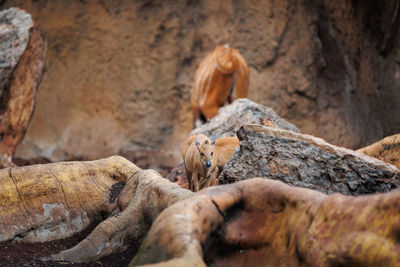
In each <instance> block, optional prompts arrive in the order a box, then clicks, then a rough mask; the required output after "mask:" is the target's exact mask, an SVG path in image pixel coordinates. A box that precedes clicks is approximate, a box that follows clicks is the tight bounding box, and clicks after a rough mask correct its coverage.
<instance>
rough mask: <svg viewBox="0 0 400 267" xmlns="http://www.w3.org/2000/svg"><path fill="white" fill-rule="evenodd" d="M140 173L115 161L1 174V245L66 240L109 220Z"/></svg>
mask: <svg viewBox="0 0 400 267" xmlns="http://www.w3.org/2000/svg"><path fill="white" fill-rule="evenodd" d="M139 170H140V169H139V168H138V167H136V166H135V165H134V164H133V163H131V162H130V161H128V160H126V159H124V158H122V157H119V156H114V157H110V158H107V159H101V160H96V161H86V162H60V163H51V164H40V165H32V166H26V167H21V168H7V169H2V170H0V185H1V190H0V218H1V220H0V241H7V240H13V239H16V240H21V239H22V241H26V242H44V241H49V240H54V239H61V238H65V237H68V236H71V235H73V234H75V233H77V232H79V231H82V230H83V229H85V228H86V227H87V226H88V225H90V224H91V223H92V222H94V221H99V220H101V219H102V218H103V216H105V215H108V214H111V212H113V211H114V210H115V209H116V208H117V204H118V201H117V200H118V199H117V196H118V194H119V192H120V191H121V189H122V187H123V186H124V184H125V183H126V182H127V181H128V179H129V177H130V176H131V175H133V174H134V173H136V172H138V171H139Z"/></svg>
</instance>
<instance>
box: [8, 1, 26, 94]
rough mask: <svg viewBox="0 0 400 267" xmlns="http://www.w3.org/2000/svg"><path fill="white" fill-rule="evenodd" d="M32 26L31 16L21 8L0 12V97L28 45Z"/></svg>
mask: <svg viewBox="0 0 400 267" xmlns="http://www.w3.org/2000/svg"><path fill="white" fill-rule="evenodd" d="M32 27H33V21H32V18H31V16H30V15H29V14H28V13H26V12H24V11H23V10H20V9H18V8H10V9H7V10H3V11H1V12H0V32H1V34H0V97H2V96H3V94H4V90H5V89H6V87H7V86H8V85H9V83H10V82H9V80H10V79H11V73H12V72H13V71H14V68H15V66H16V65H17V63H18V61H19V59H20V57H21V55H22V53H24V51H25V48H26V46H27V45H28V42H29V37H30V34H29V30H30V29H31V28H32Z"/></svg>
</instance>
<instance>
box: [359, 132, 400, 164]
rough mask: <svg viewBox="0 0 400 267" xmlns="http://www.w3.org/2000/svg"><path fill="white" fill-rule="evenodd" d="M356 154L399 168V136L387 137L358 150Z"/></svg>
mask: <svg viewBox="0 0 400 267" xmlns="http://www.w3.org/2000/svg"><path fill="white" fill-rule="evenodd" d="M357 152H360V153H364V154H365V155H368V156H371V157H375V158H377V159H380V160H382V161H384V162H386V163H390V164H392V165H394V166H396V167H397V168H400V134H396V135H392V136H388V137H386V138H384V139H382V140H380V141H378V142H376V143H374V144H372V145H369V146H366V147H363V148H360V149H359V150H357Z"/></svg>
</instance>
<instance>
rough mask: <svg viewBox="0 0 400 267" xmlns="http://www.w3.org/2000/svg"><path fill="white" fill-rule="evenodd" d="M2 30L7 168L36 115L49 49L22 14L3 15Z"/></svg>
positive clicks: (1, 119)
mask: <svg viewBox="0 0 400 267" xmlns="http://www.w3.org/2000/svg"><path fill="white" fill-rule="evenodd" d="M0 27H1V37H0V61H1V64H0V104H1V106H0V165H2V166H3V167H4V166H6V167H7V166H11V165H12V156H13V155H14V152H15V150H16V148H17V145H19V143H20V142H21V141H22V139H23V137H24V136H25V133H26V131H27V128H28V125H29V122H30V120H31V117H32V115H33V110H34V108H35V102H36V101H35V95H36V90H37V88H38V86H39V84H40V82H41V79H42V74H43V68H44V63H45V56H46V50H47V49H46V48H47V47H46V41H45V40H44V37H43V35H42V33H41V31H40V29H39V28H38V27H37V25H36V24H35V23H34V22H33V20H32V18H31V16H30V15H29V14H28V13H26V12H25V11H23V10H20V9H17V8H11V9H7V10H3V11H2V12H0Z"/></svg>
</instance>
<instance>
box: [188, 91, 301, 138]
mask: <svg viewBox="0 0 400 267" xmlns="http://www.w3.org/2000/svg"><path fill="white" fill-rule="evenodd" d="M266 118H270V119H271V121H273V122H274V123H275V124H276V125H277V126H278V127H280V128H282V129H286V130H290V131H294V132H299V129H297V127H296V126H294V125H293V124H291V123H288V122H287V121H285V120H284V119H282V118H281V117H279V116H278V114H276V112H275V111H274V110H272V109H271V108H269V107H265V106H263V105H259V104H256V103H254V102H252V101H251V100H248V99H246V98H243V99H238V100H235V101H234V102H233V103H232V104H231V105H228V106H225V107H223V108H221V109H220V110H219V112H218V114H217V116H215V117H214V118H213V119H211V120H210V121H209V122H207V123H205V124H203V125H201V126H199V127H197V128H196V129H194V130H193V131H192V132H191V133H190V135H194V134H204V135H206V136H208V137H209V138H210V139H211V140H214V141H215V140H216V139H218V138H221V137H227V136H236V131H237V130H238V129H239V128H240V127H241V126H243V125H245V124H252V123H254V124H260V123H261V124H262V123H263V122H264V121H265V119H266Z"/></svg>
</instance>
